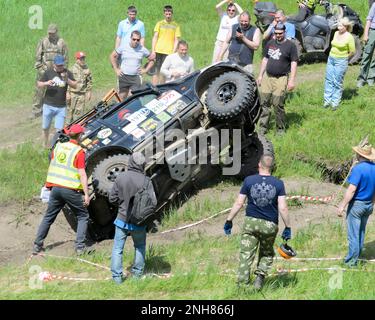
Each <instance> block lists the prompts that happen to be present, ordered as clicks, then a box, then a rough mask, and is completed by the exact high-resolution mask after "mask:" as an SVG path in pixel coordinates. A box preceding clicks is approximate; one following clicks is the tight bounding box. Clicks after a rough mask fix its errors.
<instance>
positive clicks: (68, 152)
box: [33, 124, 90, 255]
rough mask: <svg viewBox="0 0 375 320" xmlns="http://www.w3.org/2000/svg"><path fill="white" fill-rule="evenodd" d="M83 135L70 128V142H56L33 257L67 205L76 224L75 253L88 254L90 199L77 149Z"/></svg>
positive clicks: (82, 159) (80, 151) (82, 155)
mask: <svg viewBox="0 0 375 320" xmlns="http://www.w3.org/2000/svg"><path fill="white" fill-rule="evenodd" d="M83 132H84V128H83V127H82V126H81V125H79V124H74V125H72V126H71V128H70V130H69V131H68V135H69V137H70V140H69V142H65V143H61V142H58V143H57V144H56V146H55V148H54V149H53V153H52V159H51V162H50V165H49V168H48V174H47V180H46V187H47V188H50V189H51V194H50V198H49V201H48V208H47V212H46V214H45V215H44V217H43V220H42V222H41V224H40V226H39V229H38V233H37V236H36V239H35V241H34V248H33V254H38V253H39V252H41V251H42V250H43V242H44V239H45V238H46V237H47V234H48V231H49V228H50V226H51V225H52V223H53V222H54V221H55V219H56V217H57V215H58V213H59V212H60V211H61V209H62V208H63V207H64V206H65V205H66V204H67V205H68V206H69V207H70V208H71V210H72V211H73V213H74V214H75V215H76V217H77V220H78V224H77V238H76V243H75V250H76V253H77V254H79V255H80V254H83V253H88V250H87V248H86V244H85V240H86V230H87V224H88V219H89V213H88V211H87V208H86V207H87V206H88V205H89V203H90V198H89V192H88V186H87V175H86V171H85V151H84V150H83V149H82V148H81V147H80V146H79V145H78V140H79V138H80V136H81V134H82V133H83Z"/></svg>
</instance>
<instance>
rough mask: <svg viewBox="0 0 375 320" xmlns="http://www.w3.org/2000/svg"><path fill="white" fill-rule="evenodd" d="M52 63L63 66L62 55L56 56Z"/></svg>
mask: <svg viewBox="0 0 375 320" xmlns="http://www.w3.org/2000/svg"><path fill="white" fill-rule="evenodd" d="M53 63H54V64H56V65H58V66H60V65H64V64H65V59H64V57H63V56H62V55H60V54H58V55H57V56H56V57H55V58H54V59H53Z"/></svg>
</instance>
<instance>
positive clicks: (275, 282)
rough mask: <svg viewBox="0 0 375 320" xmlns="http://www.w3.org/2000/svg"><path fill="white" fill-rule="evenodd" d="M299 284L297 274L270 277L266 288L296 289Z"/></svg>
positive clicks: (266, 282)
mask: <svg viewBox="0 0 375 320" xmlns="http://www.w3.org/2000/svg"><path fill="white" fill-rule="evenodd" d="M297 282H298V279H297V274H296V273H294V274H285V275H279V276H273V277H269V278H268V279H266V281H265V286H266V287H267V288H268V289H280V288H285V287H294V286H295V285H296V284H297Z"/></svg>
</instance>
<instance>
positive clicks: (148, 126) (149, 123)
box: [140, 119, 158, 131]
mask: <svg viewBox="0 0 375 320" xmlns="http://www.w3.org/2000/svg"><path fill="white" fill-rule="evenodd" d="M140 127H141V128H142V129H144V130H146V131H153V130H155V129H156V128H157V127H158V122H157V121H156V120H155V119H148V120H146V121H145V122H143V123H142V124H141V125H140Z"/></svg>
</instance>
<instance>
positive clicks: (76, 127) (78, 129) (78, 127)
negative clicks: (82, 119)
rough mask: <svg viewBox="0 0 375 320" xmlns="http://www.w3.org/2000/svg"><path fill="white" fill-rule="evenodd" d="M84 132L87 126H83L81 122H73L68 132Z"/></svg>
mask: <svg viewBox="0 0 375 320" xmlns="http://www.w3.org/2000/svg"><path fill="white" fill-rule="evenodd" d="M82 132H85V128H84V127H82V126H81V125H80V124H73V125H72V126H71V127H70V129H69V131H68V133H71V134H78V133H82Z"/></svg>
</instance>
